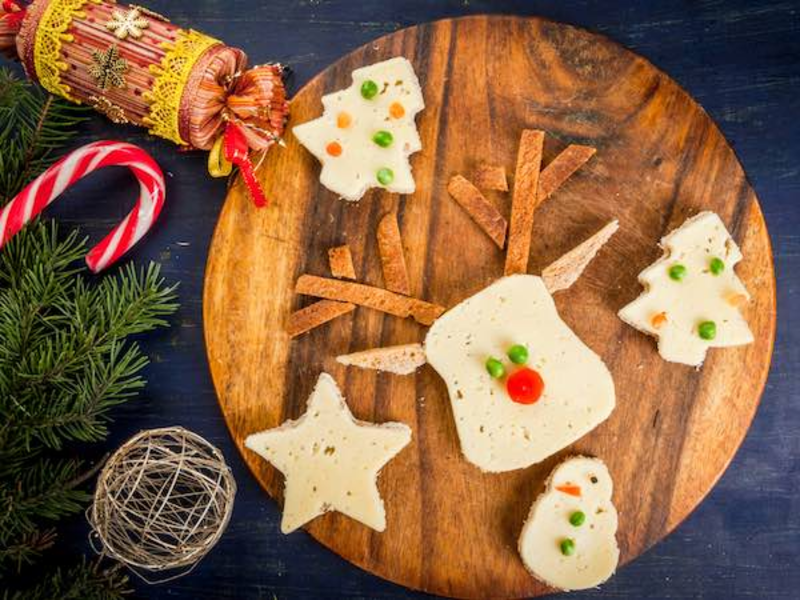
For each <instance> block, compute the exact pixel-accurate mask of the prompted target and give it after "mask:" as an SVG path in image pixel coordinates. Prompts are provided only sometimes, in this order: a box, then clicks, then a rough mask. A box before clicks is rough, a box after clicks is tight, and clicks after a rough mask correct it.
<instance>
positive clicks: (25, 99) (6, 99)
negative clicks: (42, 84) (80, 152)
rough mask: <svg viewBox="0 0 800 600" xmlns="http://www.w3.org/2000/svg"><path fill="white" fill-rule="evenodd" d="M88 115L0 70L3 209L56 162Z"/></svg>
mask: <svg viewBox="0 0 800 600" xmlns="http://www.w3.org/2000/svg"><path fill="white" fill-rule="evenodd" d="M87 115H88V112H87V110H86V109H85V108H82V107H79V106H75V105H73V104H69V103H67V102H66V101H63V100H60V99H56V98H54V97H53V96H50V95H49V94H45V93H43V92H42V91H41V90H39V89H38V88H36V87H34V86H32V85H31V84H29V83H27V82H24V81H20V80H19V79H17V78H16V77H15V76H14V74H13V73H12V72H11V71H9V70H8V69H0V148H2V152H0V206H2V205H3V204H5V203H6V202H8V201H9V200H10V199H11V198H12V197H13V196H14V195H15V194H16V193H17V192H19V191H20V190H21V189H22V187H23V186H24V185H25V184H26V183H27V182H28V181H30V180H31V179H33V178H34V177H35V176H37V175H38V174H39V173H41V172H42V171H43V170H44V169H46V168H47V167H48V166H49V165H50V164H51V163H52V162H53V160H54V156H53V150H55V149H56V148H59V147H61V146H63V145H64V144H66V143H67V142H68V141H69V140H70V139H71V138H72V137H73V136H74V135H75V133H76V129H75V128H76V126H77V125H78V124H79V123H80V122H81V121H84V120H86V118H87Z"/></svg>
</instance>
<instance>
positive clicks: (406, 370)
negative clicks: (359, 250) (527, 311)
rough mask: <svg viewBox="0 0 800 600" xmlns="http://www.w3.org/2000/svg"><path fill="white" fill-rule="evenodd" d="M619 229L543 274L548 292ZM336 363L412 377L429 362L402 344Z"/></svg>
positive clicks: (420, 350)
mask: <svg viewBox="0 0 800 600" xmlns="http://www.w3.org/2000/svg"><path fill="white" fill-rule="evenodd" d="M617 229H619V221H617V220H614V221H611V222H609V223H608V224H606V225H605V226H604V227H603V228H602V229H601V230H600V231H598V232H597V233H595V234H594V235H593V236H592V237H590V238H589V239H587V240H585V241H584V242H582V243H581V244H578V245H577V246H575V247H574V248H573V249H572V250H570V251H569V252H567V253H566V254H564V255H563V256H562V257H561V258H559V259H557V260H555V261H554V262H553V263H551V264H550V265H549V266H547V267H546V268H545V269H544V271H542V280H543V281H544V285H545V287H546V288H547V291H548V292H550V293H551V294H553V293H555V292H559V291H561V290H565V289H567V288H569V287H570V286H571V285H572V284H573V283H575V282H576V281H577V280H578V278H579V277H580V276H581V273H583V271H584V270H585V269H586V267H587V265H588V264H589V263H590V262H591V261H592V259H593V258H594V257H595V256H596V255H597V253H598V251H599V250H600V248H602V247H603V246H604V245H605V244H606V242H607V241H608V240H609V239H610V238H611V236H612V235H614V233H615V232H616V231H617ZM336 361H337V362H339V363H341V364H343V365H347V366H353V367H359V368H361V369H371V370H375V371H385V372H387V373H394V374H395V375H409V374H411V373H413V372H414V371H416V370H417V369H418V368H420V367H421V366H422V365H424V364H425V363H426V362H427V359H426V358H425V348H424V346H423V345H422V344H402V345H399V346H387V347H384V348H372V349H370V350H362V351H361V352H353V353H352V354H343V355H340V356H337V357H336Z"/></svg>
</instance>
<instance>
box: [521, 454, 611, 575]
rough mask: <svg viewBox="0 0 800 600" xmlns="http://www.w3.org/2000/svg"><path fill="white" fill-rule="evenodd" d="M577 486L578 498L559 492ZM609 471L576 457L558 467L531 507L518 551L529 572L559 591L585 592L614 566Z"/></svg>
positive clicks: (608, 573)
mask: <svg viewBox="0 0 800 600" xmlns="http://www.w3.org/2000/svg"><path fill="white" fill-rule="evenodd" d="M578 486H579V487H580V489H581V493H580V494H579V495H573V494H566V493H564V492H563V489H565V488H569V487H578ZM612 489H613V484H612V481H611V475H610V473H609V472H608V468H607V467H606V465H605V464H604V463H603V461H601V460H599V459H596V458H587V457H584V456H577V457H574V458H569V459H567V460H566V461H564V462H563V463H561V464H560V465H559V466H557V467H556V468H555V469H554V470H553V473H552V474H551V475H550V479H549V480H548V482H547V486H546V488H545V491H544V492H542V494H541V495H540V496H539V497H538V498H537V499H536V501H535V502H534V503H533V506H532V507H531V510H530V513H529V515H528V520H527V521H525V524H524V525H523V527H522V532H521V534H520V537H519V553H520V556H521V558H522V562H523V563H524V564H525V567H526V568H527V569H528V570H529V571H530V572H531V574H532V575H533V576H534V577H536V578H537V579H539V580H540V581H543V582H544V583H546V584H547V585H550V586H552V587H555V588H558V589H561V590H584V589H588V588H592V587H595V586H597V585H600V584H601V583H603V582H604V581H606V580H607V579H608V578H609V577H611V575H613V574H614V571H615V570H616V568H617V563H618V562H619V548H618V546H617V540H616V532H617V510H616V508H614V505H613V504H612V502H611V495H612Z"/></svg>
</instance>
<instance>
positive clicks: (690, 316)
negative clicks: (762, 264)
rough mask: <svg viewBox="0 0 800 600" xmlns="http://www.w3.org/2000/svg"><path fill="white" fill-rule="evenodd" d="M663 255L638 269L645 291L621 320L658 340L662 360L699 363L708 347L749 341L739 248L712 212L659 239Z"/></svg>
mask: <svg viewBox="0 0 800 600" xmlns="http://www.w3.org/2000/svg"><path fill="white" fill-rule="evenodd" d="M661 246H662V248H663V249H664V255H663V256H662V257H661V258H660V259H659V260H658V261H656V262H655V263H653V265H651V266H650V267H648V268H647V269H645V270H644V271H642V272H641V273H640V275H639V282H640V283H641V284H642V285H643V286H644V288H645V291H644V293H643V294H642V295H641V296H639V297H638V298H637V299H636V300H634V301H633V302H631V303H630V304H628V305H627V306H625V307H624V308H623V309H622V310H621V311H619V316H620V318H621V319H622V320H623V321H625V322H626V323H628V324H630V325H632V326H633V327H635V328H636V329H639V330H640V331H643V332H644V333H647V334H650V335H652V336H655V337H656V338H658V351H659V354H661V356H662V358H664V360H668V361H670V362H676V363H682V364H686V365H692V366H699V365H701V364H702V363H703V360H704V359H705V357H706V351H707V350H708V349H709V348H713V347H726V346H740V345H743V344H749V343H750V342H752V341H753V334H752V333H751V332H750V329H749V327H748V326H747V322H746V321H745V320H744V317H742V315H741V313H740V312H739V307H741V306H743V305H744V304H746V303H747V301H748V300H749V298H750V296H749V294H748V293H747V290H746V289H745V287H744V285H743V284H742V282H741V281H740V280H739V278H738V277H737V276H736V273H734V267H735V266H736V264H737V263H738V262H739V261H740V260H742V253H741V252H740V251H739V247H738V246H737V245H736V243H735V242H734V241H733V239H732V238H731V236H730V234H729V233H728V230H727V229H726V228H725V225H724V224H723V222H722V220H721V219H720V218H719V216H717V215H716V214H715V213H713V212H710V211H706V212H702V213H700V214H698V215H696V216H694V217H692V218H691V219H689V220H687V221H686V222H685V223H684V224H683V225H681V226H680V227H679V228H678V229H676V230H675V231H673V232H672V233H670V234H669V235H667V236H665V237H664V238H663V239H662V240H661Z"/></svg>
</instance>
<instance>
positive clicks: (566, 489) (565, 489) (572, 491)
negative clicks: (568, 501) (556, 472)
mask: <svg viewBox="0 0 800 600" xmlns="http://www.w3.org/2000/svg"><path fill="white" fill-rule="evenodd" d="M556 489H557V490H558V491H559V492H562V493H564V494H569V495H570V496H577V497H579V498H580V495H581V486H579V485H572V484H570V483H568V484H566V485H558V486H556Z"/></svg>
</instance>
